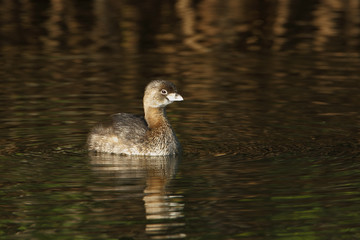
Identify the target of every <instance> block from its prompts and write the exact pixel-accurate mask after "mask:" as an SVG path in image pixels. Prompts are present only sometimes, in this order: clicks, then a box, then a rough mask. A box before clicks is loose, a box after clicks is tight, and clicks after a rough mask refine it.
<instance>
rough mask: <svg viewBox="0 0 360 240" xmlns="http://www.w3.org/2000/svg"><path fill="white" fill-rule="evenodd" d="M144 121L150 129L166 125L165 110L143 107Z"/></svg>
mask: <svg viewBox="0 0 360 240" xmlns="http://www.w3.org/2000/svg"><path fill="white" fill-rule="evenodd" d="M144 110H145V120H146V122H147V124H148V127H149V128H150V129H155V128H158V127H164V126H167V125H168V121H167V118H166V112H165V108H163V107H162V108H154V107H149V106H147V107H145V108H144Z"/></svg>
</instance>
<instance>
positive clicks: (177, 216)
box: [90, 153, 186, 239]
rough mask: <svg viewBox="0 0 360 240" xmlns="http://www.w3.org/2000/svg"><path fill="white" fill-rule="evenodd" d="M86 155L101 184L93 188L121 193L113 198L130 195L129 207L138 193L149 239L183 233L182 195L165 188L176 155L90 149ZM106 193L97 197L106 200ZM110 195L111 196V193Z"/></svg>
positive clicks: (178, 237)
mask: <svg viewBox="0 0 360 240" xmlns="http://www.w3.org/2000/svg"><path fill="white" fill-rule="evenodd" d="M90 159H91V164H92V169H93V170H94V171H95V172H96V175H97V177H98V178H99V179H100V181H101V185H102V188H103V189H102V190H100V189H98V190H97V191H99V190H100V191H102V192H103V191H107V192H108V191H114V192H117V193H119V192H121V196H117V197H116V199H117V200H119V199H120V200H124V199H127V200H129V199H130V200H131V201H130V202H131V203H132V205H131V207H132V208H134V209H139V207H138V206H134V205H133V204H137V203H138V201H137V200H139V198H141V196H142V200H143V204H144V207H145V217H146V226H145V234H146V235H148V236H149V237H150V238H151V239H168V238H172V239H180V238H185V237H186V235H185V234H184V233H183V230H184V225H185V223H184V222H183V208H184V206H183V203H182V196H181V195H178V194H174V193H173V192H171V191H168V190H167V186H168V184H169V182H170V180H171V179H172V178H173V177H174V176H175V172H176V167H177V163H178V161H179V156H157V157H155V156H151V157H149V156H123V155H114V154H104V153H101V154H100V153H91V154H90ZM107 183H109V184H107ZM114 183H116V184H114ZM104 185H106V186H104ZM140 189H142V193H141V194H139V191H141V190H140ZM107 194H109V193H104V195H105V196H102V197H100V199H102V200H110V199H109V197H108V196H106V195H107ZM110 198H112V199H111V200H114V199H113V197H110ZM120 200H119V201H120ZM128 211H130V210H128ZM130 212H131V211H130ZM127 214H129V212H128V213H127ZM130 214H131V213H130ZM135 214H136V213H135Z"/></svg>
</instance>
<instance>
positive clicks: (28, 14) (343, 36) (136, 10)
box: [0, 0, 360, 55]
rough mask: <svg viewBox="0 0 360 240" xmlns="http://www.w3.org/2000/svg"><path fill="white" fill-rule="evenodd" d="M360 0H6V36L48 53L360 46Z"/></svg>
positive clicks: (8, 48)
mask: <svg viewBox="0 0 360 240" xmlns="http://www.w3.org/2000/svg"><path fill="white" fill-rule="evenodd" d="M358 6H359V2H358V1H357V0H349V1H346V2H344V1H341V0H326V1H320V2H307V3H302V2H296V1H295V2H294V1H289V0H277V1H271V2H266V3H265V2H262V1H251V0H245V1H237V0H233V1H225V2H224V1H221V0H202V1H196V2H195V1H193V0H178V1H173V2H162V3H157V4H155V5H154V4H152V1H149V2H147V3H141V4H134V3H132V2H128V1H114V0H103V1H98V0H94V1H88V2H76V1H68V0H52V1H50V2H49V4H44V3H43V2H36V1H21V4H19V3H18V2H16V1H11V0H4V1H1V3H0V9H1V10H0V13H1V14H0V15H1V17H0V23H1V24H0V25H1V27H0V33H1V35H2V36H3V37H2V40H0V42H1V49H2V50H3V51H4V52H5V53H6V54H10V53H11V52H13V51H15V52H18V51H20V52H22V53H25V52H24V50H26V51H33V50H35V49H39V50H40V49H41V50H42V51H43V52H44V53H59V52H64V51H68V50H70V51H71V52H73V53H82V54H84V53H85V54H89V53H91V54H97V53H99V52H102V51H106V52H117V53H124V55H129V54H130V55H133V54H136V53H140V52H142V51H143V50H144V49H146V46H149V47H150V46H151V47H150V48H148V49H147V50H146V51H157V52H162V53H165V52H168V53H174V54H176V53H178V52H179V50H180V51H184V50H186V49H190V50H191V51H194V52H208V51H215V50H233V49H238V50H246V51H248V50H250V51H258V50H266V49H272V50H275V51H280V50H290V51H292V50H294V49H296V51H300V52H309V51H314V50H315V51H327V50H333V49H338V48H339V47H340V46H339V45H336V43H337V42H339V41H340V42H343V44H344V45H345V46H348V47H352V48H353V47H359V41H358V37H359V28H358V25H359V23H360V13H359V12H360V10H359V7H358ZM82 9H83V10H82ZM179 20H180V21H179ZM339 20H341V21H339ZM299 40H300V41H299ZM17 46H20V47H21V48H20V49H19V48H16V47H17ZM144 46H145V48H144Z"/></svg>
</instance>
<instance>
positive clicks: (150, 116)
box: [88, 80, 183, 156]
mask: <svg viewBox="0 0 360 240" xmlns="http://www.w3.org/2000/svg"><path fill="white" fill-rule="evenodd" d="M174 101H183V98H182V96H181V95H180V94H178V93H177V90H176V87H175V85H174V84H172V83H170V82H168V81H164V80H155V81H152V82H150V83H149V84H148V85H147V86H146V88H145V94H144V99H143V103H144V112H145V118H144V117H138V116H135V115H132V114H128V113H117V114H114V115H112V116H111V119H110V121H108V122H104V123H100V124H98V125H97V126H95V127H94V128H93V129H92V130H91V132H90V134H89V137H88V149H89V150H91V151H96V152H106V153H115V154H127V155H154V156H157V155H173V154H177V153H179V151H180V148H181V147H180V143H179V141H178V140H177V138H176V136H175V133H174V131H173V129H172V128H171V126H170V123H169V121H168V120H167V118H166V112H165V107H166V106H167V105H169V104H170V103H172V102H174Z"/></svg>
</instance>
